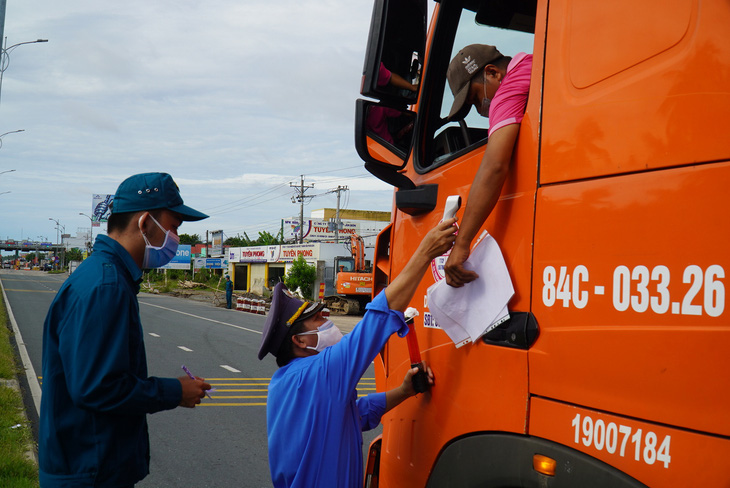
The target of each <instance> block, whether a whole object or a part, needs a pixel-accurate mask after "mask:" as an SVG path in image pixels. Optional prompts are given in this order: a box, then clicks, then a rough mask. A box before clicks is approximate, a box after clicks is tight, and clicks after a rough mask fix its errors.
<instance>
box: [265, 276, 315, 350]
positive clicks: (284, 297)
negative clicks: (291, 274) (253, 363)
mask: <svg viewBox="0 0 730 488" xmlns="http://www.w3.org/2000/svg"><path fill="white" fill-rule="evenodd" d="M271 296H272V298H271V308H270V309H269V315H268V317H266V325H264V334H263V337H262V338H261V348H260V349H259V359H264V357H265V356H266V355H267V354H268V353H271V355H272V356H276V355H277V354H278V353H279V349H280V348H281V345H282V344H283V343H284V340H285V339H286V338H287V336H288V335H289V330H290V329H291V326H292V325H294V324H295V323H297V322H300V321H302V320H306V319H308V318H309V317H311V316H313V315H314V314H316V313H317V312H319V311H320V310H322V309H323V308H324V303H321V302H304V301H302V300H300V299H298V298H296V297H295V296H294V295H292V294H291V292H290V291H289V289H288V288H287V287H286V286H285V285H284V283H281V282H279V283H277V284H276V286H275V287H274V292H273V293H272V295H271Z"/></svg>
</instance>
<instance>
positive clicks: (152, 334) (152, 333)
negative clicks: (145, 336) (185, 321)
mask: <svg viewBox="0 0 730 488" xmlns="http://www.w3.org/2000/svg"><path fill="white" fill-rule="evenodd" d="M149 334H150V335H151V336H152V337H160V334H155V333H154V332H150V333H149Z"/></svg>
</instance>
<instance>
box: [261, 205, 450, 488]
mask: <svg viewBox="0 0 730 488" xmlns="http://www.w3.org/2000/svg"><path fill="white" fill-rule="evenodd" d="M455 221H456V219H450V220H448V221H446V222H443V223H441V224H439V225H438V227H436V228H434V229H432V230H431V231H430V232H429V233H428V234H427V235H426V237H425V238H424V239H423V241H422V242H421V244H420V245H419V247H418V249H417V251H416V252H415V254H414V255H413V256H412V257H411V259H410V261H409V262H408V264H407V265H406V267H405V268H404V269H403V271H401V273H400V275H398V277H397V278H395V279H394V280H393V282H392V283H391V284H390V285H389V286H388V287H387V288H386V289H385V290H384V291H383V292H382V293H380V294H379V295H378V296H377V297H375V299H374V300H373V301H372V302H371V303H369V304H368V305H367V311H366V313H365V316H364V317H363V319H362V320H361V321H360V323H358V324H357V326H355V328H354V329H353V331H352V332H351V333H349V334H348V335H347V336H344V337H343V336H342V333H341V332H340V331H339V329H338V328H337V327H336V326H335V325H334V324H332V322H330V321H329V320H327V319H325V318H324V317H322V314H321V310H322V308H323V307H324V306H323V305H322V304H321V303H311V302H303V301H301V300H299V299H297V298H295V297H293V296H291V294H289V293H288V290H286V287H284V286H283V285H282V284H278V285H277V286H276V287H275V288H274V295H273V300H272V305H271V311H270V312H269V317H268V319H267V322H266V325H265V327H264V334H263V339H262V342H261V348H260V350H259V355H258V357H259V359H263V358H264V357H265V356H266V354H268V353H270V354H272V355H274V356H275V357H276V361H277V364H278V365H279V366H280V368H279V370H277V371H276V373H274V375H273V377H272V378H271V382H270V384H269V395H268V403H267V411H266V413H267V428H268V438H269V467H270V469H271V478H272V481H273V484H274V486H275V487H277V488H279V487H302V488H310V487H313V486H318V487H320V486H321V487H338V488H343V487H359V486H362V483H363V466H362V431H363V430H369V429H372V428H374V427H376V426H377V425H378V424H379V423H380V418H381V417H382V415H383V414H384V413H385V412H387V411H388V410H390V409H391V408H393V407H395V406H396V405H398V404H399V403H401V402H402V401H404V400H405V399H406V398H408V397H410V396H413V395H415V393H416V392H415V391H414V389H413V386H412V383H411V377H412V375H413V374H414V373H415V372H417V371H418V369H417V368H414V369H412V370H410V371H408V374H407V375H406V378H405V380H404V381H403V384H402V385H401V386H400V387H398V388H395V389H393V390H391V391H388V392H386V393H374V394H371V395H368V396H365V397H363V398H358V397H357V390H356V389H355V388H356V386H357V383H358V381H359V380H360V378H361V377H362V375H363V374H364V373H365V370H366V369H367V368H368V366H369V365H370V363H371V362H372V361H373V359H375V356H376V355H377V354H378V352H379V351H380V350H381V349H382V348H383V346H384V345H385V343H386V342H387V341H388V338H390V336H391V335H392V334H393V333H396V332H397V333H398V335H399V336H401V337H402V336H404V335H405V334H406V333H407V332H408V327H407V326H406V323H405V321H404V317H403V311H404V310H405V308H406V307H407V306H408V303H409V302H410V300H411V298H412V297H413V294H414V293H415V292H416V289H417V287H418V285H419V283H420V282H421V278H422V277H423V274H424V273H425V271H426V269H428V266H429V264H430V262H431V260H433V259H434V258H435V257H437V256H440V255H442V254H443V253H444V252H446V251H447V250H448V249H449V248H450V247H451V245H452V244H453V242H454V238H455V236H454V231H455V230H456V227H453V224H454V222H455ZM428 375H429V378H428V379H429V382H430V383H431V384H432V383H433V375H432V374H431V372H430V370H429V371H428Z"/></svg>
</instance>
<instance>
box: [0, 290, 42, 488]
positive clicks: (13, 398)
mask: <svg viewBox="0 0 730 488" xmlns="http://www.w3.org/2000/svg"><path fill="white" fill-rule="evenodd" d="M16 371H17V367H16V362H15V356H14V350H13V348H12V346H11V344H10V330H9V329H8V326H7V315H6V313H5V304H4V303H3V300H2V298H0V377H2V378H5V379H8V378H13V377H14V376H15V374H16ZM22 412H23V400H22V398H21V396H20V393H19V392H18V391H17V390H14V389H13V388H9V387H6V386H2V385H0V486H12V487H14V488H25V487H28V488H37V487H38V467H37V466H36V465H35V463H33V462H32V461H30V460H29V459H28V458H26V457H25V451H26V450H27V449H28V447H29V446H30V445H31V442H32V434H31V430H30V425H29V424H28V421H27V420H26V419H25V418H24V416H23V415H22ZM16 426H19V427H16Z"/></svg>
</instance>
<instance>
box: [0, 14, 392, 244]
mask: <svg viewBox="0 0 730 488" xmlns="http://www.w3.org/2000/svg"><path fill="white" fill-rule="evenodd" d="M371 11H372V0H348V1H347V2H342V1H339V2H335V1H326V0H324V1H323V0H317V1H310V0H296V1H295V0H261V1H260V0H245V1H240V0H210V1H205V2H202V1H192V0H174V1H173V0H154V1H150V0H128V1H126V2H109V1H103V2H100V1H99V0H65V1H63V2H59V1H58V0H7V11H6V19H5V36H6V37H7V46H11V45H13V44H17V43H20V42H26V41H33V40H35V39H48V41H49V42H48V43H37V44H28V45H22V46H18V47H17V48H15V49H13V50H11V51H10V57H9V61H10V62H9V65H8V66H7V69H6V70H5V72H4V75H3V79H2V92H1V93H0V97H1V98H0V134H3V133H5V132H9V131H15V130H21V129H22V130H24V132H19V133H10V134H7V135H5V136H3V137H2V139H1V140H2V147H1V148H0V172H3V171H9V170H15V171H14V172H9V173H4V174H0V240H2V239H6V238H10V239H15V240H19V239H21V238H22V239H30V240H41V239H46V238H48V240H51V241H54V242H55V240H56V224H55V223H54V222H52V221H50V220H49V219H51V218H53V219H55V220H58V221H60V223H61V224H63V225H64V226H65V229H66V232H67V233H70V234H72V235H75V234H76V232H77V230H78V229H79V228H84V227H85V228H88V227H89V220H88V219H87V218H86V217H84V216H80V215H79V213H80V212H83V213H87V214H90V213H91V198H92V195H93V194H94V193H114V191H115V189H116V187H117V185H118V184H119V183H120V182H121V181H122V180H123V179H124V178H126V177H127V176H129V175H132V174H135V173H140V172H146V171H164V172H168V173H170V174H172V175H173V177H174V178H175V180H176V181H177V183H178V185H179V186H180V188H181V192H182V195H183V198H184V199H185V203H186V204H188V205H190V206H192V207H194V208H196V209H199V210H201V211H204V212H206V213H208V214H209V215H211V218H210V219H207V220H205V221H202V222H200V223H185V224H184V225H183V227H182V228H181V229H180V232H181V233H189V234H200V235H202V236H204V235H205V231H206V230H216V229H223V230H224V232H225V234H226V235H227V236H235V235H237V234H243V232H247V233H248V235H249V236H250V237H256V236H257V235H258V232H259V231H261V230H266V231H270V232H272V233H274V232H276V231H277V230H278V229H279V225H280V219H282V218H287V217H290V216H294V215H298V214H299V205H298V204H294V203H292V201H291V197H292V196H293V194H294V192H293V190H292V188H290V187H289V183H290V182H292V183H298V182H299V175H301V174H303V175H304V176H305V184H308V185H310V184H314V185H315V187H314V189H312V190H309V191H308V192H307V194H308V195H318V194H320V195H321V194H325V192H327V191H328V190H331V189H333V188H336V187H337V186H338V185H347V186H348V187H349V188H350V191H349V192H347V194H343V199H342V205H343V207H345V208H354V209H369V210H390V206H391V201H392V193H391V191H392V189H391V187H389V186H387V185H385V184H383V183H381V182H379V181H378V180H376V179H375V178H373V177H371V176H369V175H368V173H367V172H366V171H365V170H364V169H363V168H362V161H361V160H360V159H359V157H358V156H357V153H356V152H355V149H354V142H353V129H354V125H353V124H354V107H355V99H356V98H358V96H359V86H360V77H361V73H362V65H363V59H364V54H365V45H366V41H367V35H368V28H369V23H370V15H371ZM7 191H9V192H10V193H5V194H2V193H3V192H7ZM335 205H336V196H335V195H334V194H326V195H323V196H319V197H317V198H314V199H313V200H311V201H310V202H309V203H307V205H306V206H305V216H308V215H309V212H310V211H311V210H313V209H318V208H323V207H335ZM97 232H98V228H96V229H95V234H96V233H97Z"/></svg>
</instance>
